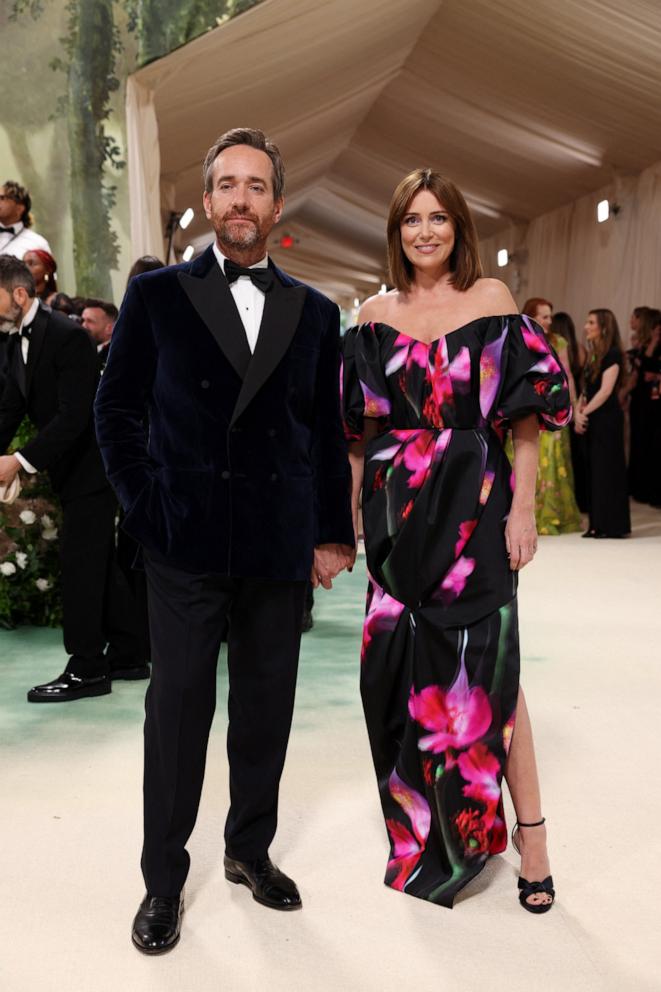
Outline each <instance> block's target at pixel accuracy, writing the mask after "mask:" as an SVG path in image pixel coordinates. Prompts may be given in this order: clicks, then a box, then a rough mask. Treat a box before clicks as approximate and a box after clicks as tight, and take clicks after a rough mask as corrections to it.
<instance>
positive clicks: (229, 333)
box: [177, 264, 251, 379]
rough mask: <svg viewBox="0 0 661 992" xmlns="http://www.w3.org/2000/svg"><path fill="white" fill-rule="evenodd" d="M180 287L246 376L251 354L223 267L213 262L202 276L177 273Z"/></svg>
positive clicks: (221, 345)
mask: <svg viewBox="0 0 661 992" xmlns="http://www.w3.org/2000/svg"><path fill="white" fill-rule="evenodd" d="M177 277H178V279H179V282H180V283H181V287H182V289H183V290H184V292H185V293H186V296H187V297H188V299H189V300H190V301H191V303H192V304H193V306H194V307H195V309H196V310H197V312H198V314H199V315H200V317H201V318H202V320H203V321H204V323H205V324H206V325H207V327H208V328H209V330H210V331H211V333H212V334H213V336H214V338H215V339H216V343H217V344H218V347H219V348H220V349H221V351H222V352H223V354H224V355H225V357H226V358H227V360H228V361H229V362H230V363H231V365H232V367H233V368H234V370H235V371H236V373H237V375H238V376H240V377H241V379H245V376H246V372H247V370H248V366H249V365H250V360H251V354H250V347H249V345H248V339H247V337H246V332H245V329H244V327H243V324H242V322H241V317H240V315H239V311H238V310H237V308H236V303H235V302H234V297H233V296H232V293H231V290H230V288H229V284H228V282H227V279H226V278H225V276H224V275H223V274H222V272H221V271H220V266H219V265H217V264H214V265H212V266H211V267H210V268H209V271H208V272H207V274H206V275H205V276H204V277H203V278H201V279H200V278H199V277H197V276H191V275H189V274H188V273H186V272H179V273H178V274H177Z"/></svg>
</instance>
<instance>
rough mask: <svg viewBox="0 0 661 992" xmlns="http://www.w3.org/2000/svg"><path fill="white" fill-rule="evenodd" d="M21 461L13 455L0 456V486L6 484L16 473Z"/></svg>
mask: <svg viewBox="0 0 661 992" xmlns="http://www.w3.org/2000/svg"><path fill="white" fill-rule="evenodd" d="M20 467H21V463H20V462H19V460H18V458H17V457H16V456H15V455H2V456H0V486H8V485H9V484H10V483H11V482H13V481H14V479H15V478H16V476H17V475H18V471H19V469H20Z"/></svg>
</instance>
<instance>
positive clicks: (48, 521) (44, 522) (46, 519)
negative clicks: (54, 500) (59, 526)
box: [41, 513, 53, 529]
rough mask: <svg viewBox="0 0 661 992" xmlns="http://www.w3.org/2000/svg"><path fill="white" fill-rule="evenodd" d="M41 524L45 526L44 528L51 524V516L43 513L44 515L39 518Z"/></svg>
mask: <svg viewBox="0 0 661 992" xmlns="http://www.w3.org/2000/svg"><path fill="white" fill-rule="evenodd" d="M41 526H42V527H45V528H46V529H48V528H49V527H52V526H53V521H52V520H51V518H50V517H49V516H48V514H47V513H44V515H43V516H42V518H41Z"/></svg>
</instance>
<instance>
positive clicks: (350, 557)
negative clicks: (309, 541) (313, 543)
mask: <svg viewBox="0 0 661 992" xmlns="http://www.w3.org/2000/svg"><path fill="white" fill-rule="evenodd" d="M355 560H356V549H355V548H350V547H349V546H348V545H347V544H321V545H320V546H319V547H318V548H315V549H314V562H313V564H312V574H311V576H310V580H311V582H312V585H313V587H314V588H315V589H318V588H319V586H320V585H322V586H323V587H324V589H332V588H333V579H335V578H337V576H338V575H339V574H340V572H341V571H343V569H345V568H347V569H349V571H351V569H352V568H353V566H354V562H355Z"/></svg>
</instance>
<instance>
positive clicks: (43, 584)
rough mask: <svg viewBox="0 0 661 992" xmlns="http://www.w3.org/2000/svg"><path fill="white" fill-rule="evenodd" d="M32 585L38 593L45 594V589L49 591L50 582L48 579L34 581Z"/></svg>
mask: <svg viewBox="0 0 661 992" xmlns="http://www.w3.org/2000/svg"><path fill="white" fill-rule="evenodd" d="M34 584H35V585H36V587H37V589H38V590H39V592H46V590H47V589H50V582H49V581H48V579H36V580H35V583H34Z"/></svg>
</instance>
